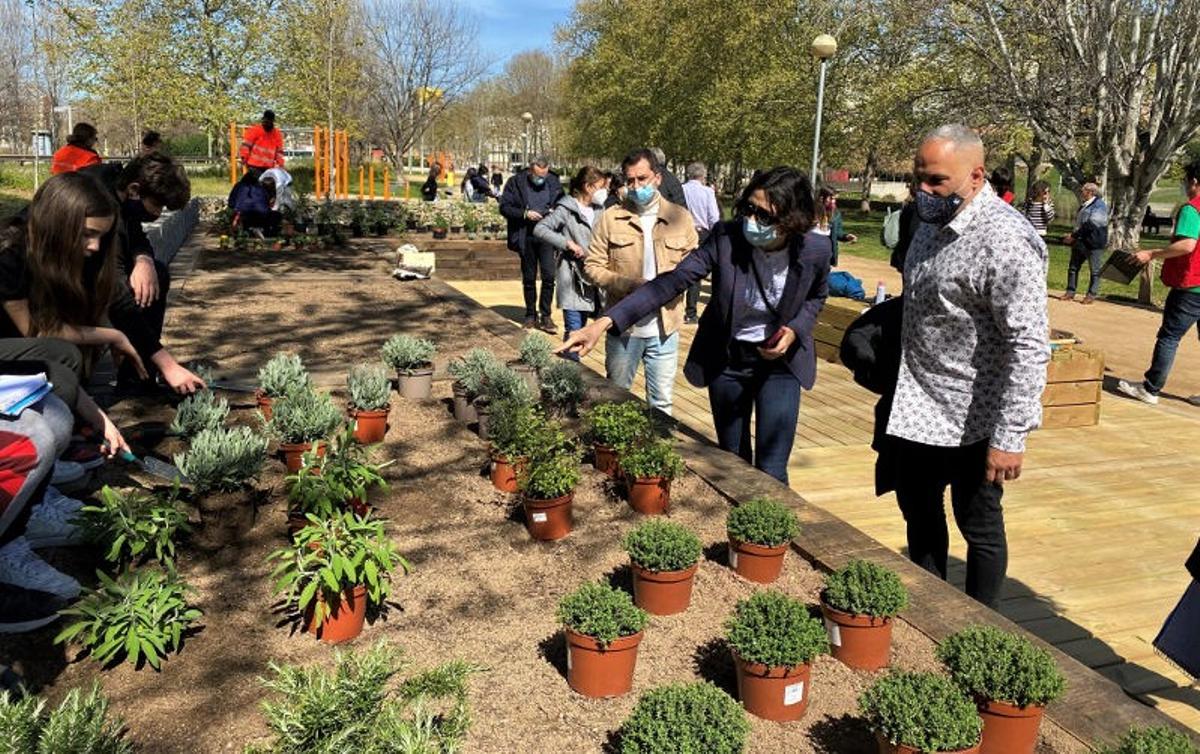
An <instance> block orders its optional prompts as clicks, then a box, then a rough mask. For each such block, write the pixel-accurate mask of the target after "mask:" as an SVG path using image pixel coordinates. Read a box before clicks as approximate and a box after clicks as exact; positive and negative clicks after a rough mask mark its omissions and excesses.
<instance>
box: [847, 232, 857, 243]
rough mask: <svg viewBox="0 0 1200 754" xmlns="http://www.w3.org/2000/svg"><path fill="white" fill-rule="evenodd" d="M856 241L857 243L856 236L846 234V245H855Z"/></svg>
mask: <svg viewBox="0 0 1200 754" xmlns="http://www.w3.org/2000/svg"><path fill="white" fill-rule="evenodd" d="M856 241H858V236H856V235H854V234H853V233H847V234H846V243H855V242H856Z"/></svg>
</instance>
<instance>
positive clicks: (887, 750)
mask: <svg viewBox="0 0 1200 754" xmlns="http://www.w3.org/2000/svg"><path fill="white" fill-rule="evenodd" d="M875 740H876V741H878V742H879V754H926V753H925V752H922V751H921V750H920V749H914V748H913V747H911V746H906V745H905V744H893V743H889V742H888V741H887V739H885V738H884V737H883V736H881V735H879V734H878V733H876V734H875ZM978 752H979V745H978V744H976V745H975V746H972V747H971V748H969V749H956V750H954V751H939V752H934V754H978Z"/></svg>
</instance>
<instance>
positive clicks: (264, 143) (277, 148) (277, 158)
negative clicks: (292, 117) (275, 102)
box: [240, 110, 283, 179]
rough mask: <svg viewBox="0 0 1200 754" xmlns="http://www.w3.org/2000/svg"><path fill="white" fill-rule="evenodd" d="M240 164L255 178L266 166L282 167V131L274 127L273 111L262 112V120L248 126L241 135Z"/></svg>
mask: <svg viewBox="0 0 1200 754" xmlns="http://www.w3.org/2000/svg"><path fill="white" fill-rule="evenodd" d="M240 157H241V162H242V165H243V166H245V167H246V168H247V169H249V171H250V172H252V173H254V177H255V178H256V179H257V178H258V177H259V176H260V175H262V172H263V171H264V170H267V169H268V168H276V167H278V168H281V167H283V132H281V131H280V130H279V129H277V128H275V112H274V111H273V110H267V111H266V112H264V113H263V117H262V122H261V123H260V124H259V125H257V126H250V127H249V128H247V129H246V133H245V135H244V136H243V137H242V148H241V150H240Z"/></svg>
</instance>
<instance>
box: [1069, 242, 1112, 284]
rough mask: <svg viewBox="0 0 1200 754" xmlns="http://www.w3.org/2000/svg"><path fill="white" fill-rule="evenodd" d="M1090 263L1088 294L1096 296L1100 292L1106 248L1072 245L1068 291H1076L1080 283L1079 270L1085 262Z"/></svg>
mask: <svg viewBox="0 0 1200 754" xmlns="http://www.w3.org/2000/svg"><path fill="white" fill-rule="evenodd" d="M1084 262H1087V263H1088V272H1089V273H1090V274H1091V276H1092V277H1091V280H1090V281H1089V282H1088V291H1087V295H1089V296H1095V295H1096V294H1098V293H1099V292H1100V268H1101V267H1103V266H1104V249H1083V248H1080V247H1078V246H1072V247H1071V261H1070V262H1069V263H1068V264H1067V293H1074V292H1075V287H1076V286H1077V285H1078V284H1079V270H1080V269H1082V268H1083V263H1084Z"/></svg>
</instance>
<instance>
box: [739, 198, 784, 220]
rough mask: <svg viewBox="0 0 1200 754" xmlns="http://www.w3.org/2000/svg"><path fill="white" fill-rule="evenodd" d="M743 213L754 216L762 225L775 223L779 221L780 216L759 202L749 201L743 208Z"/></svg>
mask: <svg viewBox="0 0 1200 754" xmlns="http://www.w3.org/2000/svg"><path fill="white" fill-rule="evenodd" d="M743 214H745V215H746V216H747V217H753V218H754V219H755V220H756V221H757V222H758V223H759V224H760V225H774V224H775V223H777V222H779V218H778V217H776V216H775V215H772V214H771V211H770V210H768V209H763V208H762V207H760V206H758V205H757V204H749V203H747V204H746V206H745V208H744V209H743Z"/></svg>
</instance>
